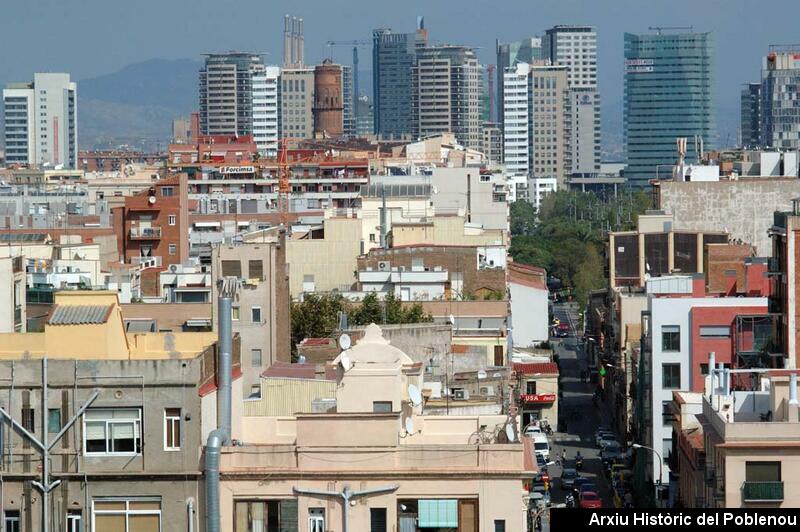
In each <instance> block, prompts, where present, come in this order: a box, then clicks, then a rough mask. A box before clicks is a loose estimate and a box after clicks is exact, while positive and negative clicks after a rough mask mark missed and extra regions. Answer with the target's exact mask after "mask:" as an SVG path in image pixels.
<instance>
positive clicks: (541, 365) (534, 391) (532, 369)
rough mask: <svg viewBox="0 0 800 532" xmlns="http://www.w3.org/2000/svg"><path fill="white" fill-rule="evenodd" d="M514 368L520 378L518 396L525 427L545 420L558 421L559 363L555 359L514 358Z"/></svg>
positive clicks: (517, 378) (517, 384) (514, 373)
mask: <svg viewBox="0 0 800 532" xmlns="http://www.w3.org/2000/svg"><path fill="white" fill-rule="evenodd" d="M511 369H512V372H513V373H512V375H513V376H514V377H515V378H516V381H517V382H516V386H517V387H518V388H517V390H518V392H517V397H516V399H517V401H518V407H519V409H520V412H521V413H522V419H521V422H522V427H523V428H524V427H526V426H528V425H529V424H531V423H534V422H539V421H542V420H547V421H548V422H550V424H551V425H553V424H558V378H559V370H558V365H557V364H556V363H555V362H514V363H513V364H512V365H511Z"/></svg>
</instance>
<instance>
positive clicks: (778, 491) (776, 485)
mask: <svg viewBox="0 0 800 532" xmlns="http://www.w3.org/2000/svg"><path fill="white" fill-rule="evenodd" d="M742 500H743V501H745V502H757V501H782V500H783V482H782V481H780V480H777V481H769V480H767V481H745V482H744V483H743V484H742Z"/></svg>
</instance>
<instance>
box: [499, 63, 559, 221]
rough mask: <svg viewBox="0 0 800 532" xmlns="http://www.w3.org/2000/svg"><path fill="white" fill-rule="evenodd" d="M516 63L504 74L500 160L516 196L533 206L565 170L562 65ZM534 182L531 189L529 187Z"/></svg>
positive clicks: (552, 186) (550, 189)
mask: <svg viewBox="0 0 800 532" xmlns="http://www.w3.org/2000/svg"><path fill="white" fill-rule="evenodd" d="M537 63H538V64H534V65H529V64H527V63H517V64H516V65H515V66H513V67H510V68H507V69H506V70H505V72H504V74H503V118H504V121H505V127H504V130H503V158H504V161H505V165H506V171H507V172H508V174H509V175H510V176H511V177H510V180H511V181H512V182H513V183H514V184H515V186H516V189H517V194H516V195H517V197H518V198H520V199H527V200H528V201H531V202H533V203H534V204H535V205H537V206H538V203H539V201H540V200H541V197H542V194H538V193H536V190H541V192H542V193H546V192H550V191H552V190H555V189H556V187H557V186H562V185H563V184H564V180H565V177H566V173H567V168H568V165H567V161H568V159H567V141H566V128H567V125H566V124H567V122H568V121H569V116H568V114H567V104H568V97H567V96H568V90H567V69H566V67H565V66H563V65H550V64H548V63H549V62H546V61H538V62H537ZM531 186H533V187H534V188H535V189H536V190H531V188H530V187H531Z"/></svg>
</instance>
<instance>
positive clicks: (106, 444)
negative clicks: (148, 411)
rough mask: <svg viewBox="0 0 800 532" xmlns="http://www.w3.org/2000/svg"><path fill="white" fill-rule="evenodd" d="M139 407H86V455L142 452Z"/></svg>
mask: <svg viewBox="0 0 800 532" xmlns="http://www.w3.org/2000/svg"><path fill="white" fill-rule="evenodd" d="M141 424H142V411H141V409H139V408H97V409H89V410H87V411H86V413H85V414H84V415H83V440H84V441H83V449H84V454H86V455H122V456H127V455H133V454H139V453H140V452H141V447H142V445H141Z"/></svg>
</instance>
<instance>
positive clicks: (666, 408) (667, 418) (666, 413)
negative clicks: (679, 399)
mask: <svg viewBox="0 0 800 532" xmlns="http://www.w3.org/2000/svg"><path fill="white" fill-rule="evenodd" d="M661 423H662V425H663V426H665V427H669V426H670V425H671V424H672V401H661Z"/></svg>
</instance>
